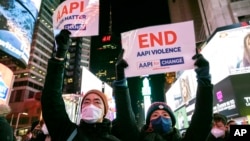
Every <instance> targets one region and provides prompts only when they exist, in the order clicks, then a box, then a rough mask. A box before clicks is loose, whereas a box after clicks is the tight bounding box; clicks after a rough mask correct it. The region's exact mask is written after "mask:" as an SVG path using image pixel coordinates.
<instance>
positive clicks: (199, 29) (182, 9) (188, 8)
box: [168, 0, 207, 43]
mask: <svg viewBox="0 0 250 141" xmlns="http://www.w3.org/2000/svg"><path fill="white" fill-rule="evenodd" d="M168 4H169V11H170V18H171V23H177V22H184V21H193V23H194V30H195V31H194V32H195V39H196V42H197V43H198V42H203V41H205V40H206V39H207V37H206V34H205V28H204V24H203V21H202V17H201V11H200V8H199V3H198V1H197V0H185V1H183V0H170V1H168Z"/></svg>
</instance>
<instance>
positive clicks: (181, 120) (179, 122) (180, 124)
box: [174, 106, 189, 129]
mask: <svg viewBox="0 0 250 141" xmlns="http://www.w3.org/2000/svg"><path fill="white" fill-rule="evenodd" d="M174 115H175V117H176V126H177V128H178V129H185V128H188V126H189V123H188V117H187V112H186V107H185V106H182V107H180V108H179V109H178V110H176V111H175V112H174Z"/></svg>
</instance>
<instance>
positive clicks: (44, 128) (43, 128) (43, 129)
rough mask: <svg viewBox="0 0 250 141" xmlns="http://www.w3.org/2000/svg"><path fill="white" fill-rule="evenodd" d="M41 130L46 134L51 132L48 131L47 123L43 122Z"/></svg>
mask: <svg viewBox="0 0 250 141" xmlns="http://www.w3.org/2000/svg"><path fill="white" fill-rule="evenodd" d="M41 130H42V131H43V134H44V135H48V134H49V131H48V129H47V126H46V125H45V124H43V126H42V128H41Z"/></svg>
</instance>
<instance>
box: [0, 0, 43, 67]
mask: <svg viewBox="0 0 250 141" xmlns="http://www.w3.org/2000/svg"><path fill="white" fill-rule="evenodd" d="M40 5H41V0H1V1H0V51H1V52H3V53H5V54H7V55H9V56H11V57H13V58H14V59H16V60H17V61H18V62H20V64H21V65H23V66H26V65H27V64H28V61H29V57H30V47H31V42H32V35H33V30H34V27H35V23H36V18H37V16H38V13H39V9H40Z"/></svg>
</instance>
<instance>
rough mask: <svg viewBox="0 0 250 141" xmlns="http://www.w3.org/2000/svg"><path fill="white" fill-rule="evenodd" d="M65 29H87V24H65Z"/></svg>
mask: <svg viewBox="0 0 250 141" xmlns="http://www.w3.org/2000/svg"><path fill="white" fill-rule="evenodd" d="M64 29H68V30H86V25H85V24H66V25H64Z"/></svg>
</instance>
